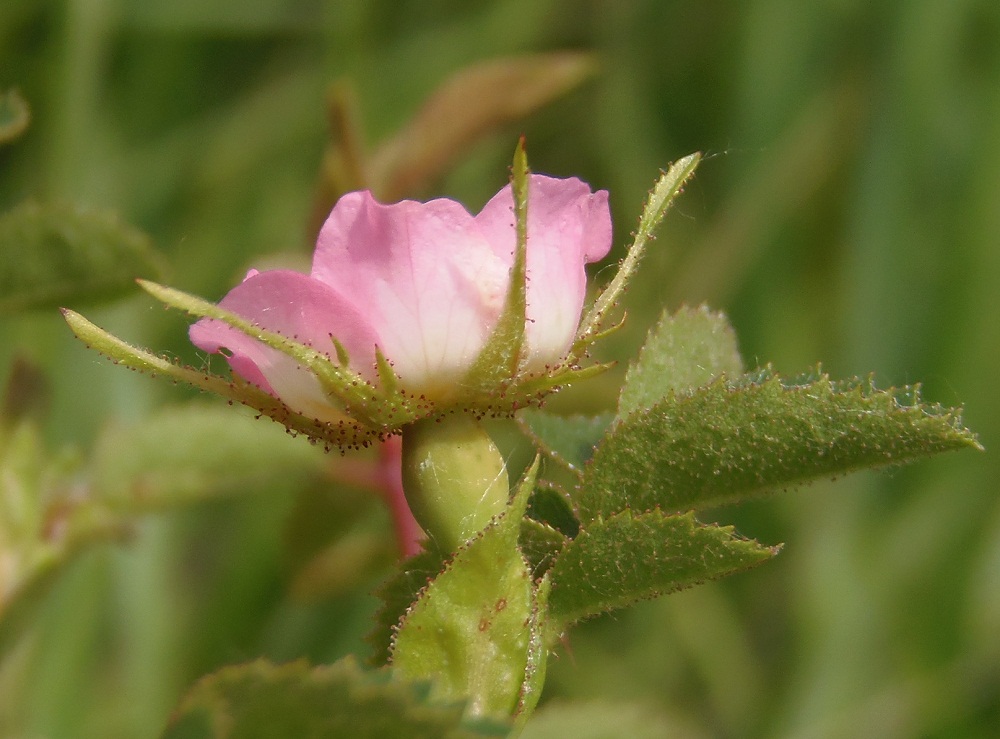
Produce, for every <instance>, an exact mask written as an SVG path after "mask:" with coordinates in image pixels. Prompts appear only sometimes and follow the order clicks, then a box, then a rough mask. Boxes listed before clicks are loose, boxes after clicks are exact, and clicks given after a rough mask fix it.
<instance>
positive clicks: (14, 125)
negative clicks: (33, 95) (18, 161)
mask: <svg viewBox="0 0 1000 739" xmlns="http://www.w3.org/2000/svg"><path fill="white" fill-rule="evenodd" d="M29 123H31V110H30V108H28V102H27V101H26V100H25V99H24V98H23V97H22V96H21V93H20V92H18V91H17V90H7V92H5V93H3V94H2V95H0V144H6V143H9V142H11V141H13V140H14V139H16V138H17V137H19V136H20V135H21V134H23V133H24V132H25V131H26V130H27V128H28V124H29Z"/></svg>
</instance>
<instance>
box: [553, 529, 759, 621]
mask: <svg viewBox="0 0 1000 739" xmlns="http://www.w3.org/2000/svg"><path fill="white" fill-rule="evenodd" d="M777 552H778V549H777V548H773V547H765V546H762V545H760V544H758V543H757V542H755V541H751V540H747V539H741V538H738V537H736V536H735V535H734V534H733V529H732V527H730V526H726V527H720V526H703V525H701V524H699V523H698V522H697V521H696V520H695V518H694V514H693V513H686V514H682V515H673V516H670V515H666V514H664V513H663V512H661V511H657V510H654V511H649V512H647V513H637V514H633V513H632V512H631V511H624V512H622V513H619V514H618V515H616V516H611V517H610V518H608V519H606V520H601V521H595V522H593V523H592V524H590V525H589V526H588V527H587V528H586V529H584V530H583V531H581V532H580V535H579V536H577V537H576V538H575V539H574V540H573V541H572V542H570V543H569V544H568V545H567V546H566V548H565V549H564V550H563V552H562V554H560V555H559V557H558V558H557V559H556V562H555V564H554V565H553V566H552V569H551V570H550V571H549V577H550V578H551V579H552V593H551V595H550V597H549V607H550V615H551V618H552V619H553V623H552V631H551V632H550V634H551V635H552V636H557V635H558V634H559V633H561V632H562V631H563V630H564V629H565V628H566V627H567V626H569V625H570V624H572V623H573V622H575V621H579V620H581V619H585V618H590V617H591V616H596V615H598V614H601V613H605V612H607V611H612V610H615V609H617V608H623V607H625V606H627V605H631V604H632V603H635V602H636V601H639V600H644V599H648V598H654V597H656V596H659V595H665V594H667V593H672V592H674V591H676V590H680V589H682V588H686V587H690V586H692V585H696V584H698V583H701V582H704V581H705V580H714V579H716V578H719V577H723V576H724V575H729V574H732V573H734V572H738V571H740V570H744V569H747V568H749V567H753V566H754V565H758V564H760V563H762V562H764V561H766V560H768V559H770V558H771V557H773V556H774V555H775V554H777Z"/></svg>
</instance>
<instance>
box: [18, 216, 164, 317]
mask: <svg viewBox="0 0 1000 739" xmlns="http://www.w3.org/2000/svg"><path fill="white" fill-rule="evenodd" d="M162 271H163V269H162V263H161V259H160V257H159V255H158V254H157V253H156V252H154V251H153V248H152V246H151V245H150V243H149V239H148V238H147V237H146V236H145V235H144V234H143V233H141V232H139V231H137V230H136V229H134V228H132V227H131V226H128V225H126V224H124V223H122V222H121V221H120V220H119V219H118V218H117V216H115V215H114V214H111V213H107V212H101V211H94V210H87V209H84V208H78V207H75V206H71V205H40V204H38V203H31V202H28V203H22V204H21V205H18V206H17V207H15V208H14V209H13V210H11V211H9V212H8V213H5V214H3V215H0V314H4V313H13V312H15V311H20V310H27V309H31V308H56V307H58V306H60V305H65V304H67V303H74V304H79V303H83V302H93V301H98V300H107V299H111V298H115V297H118V296H120V295H123V294H125V293H127V292H129V291H131V290H133V289H134V288H135V279H136V278H137V277H156V276H158V275H160V274H161V272H162Z"/></svg>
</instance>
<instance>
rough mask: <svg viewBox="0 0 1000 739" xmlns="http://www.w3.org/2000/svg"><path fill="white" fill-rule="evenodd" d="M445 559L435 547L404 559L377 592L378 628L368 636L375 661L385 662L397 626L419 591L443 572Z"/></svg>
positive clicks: (376, 621)
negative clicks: (378, 603) (378, 602)
mask: <svg viewBox="0 0 1000 739" xmlns="http://www.w3.org/2000/svg"><path fill="white" fill-rule="evenodd" d="M443 567H444V558H443V557H442V555H441V554H439V553H438V552H436V551H433V550H425V551H422V552H420V553H419V554H416V555H414V556H412V557H409V558H408V559H405V560H403V561H402V562H401V563H400V564H399V567H398V569H397V570H396V572H395V574H394V575H393V576H392V577H390V578H389V579H388V580H386V581H385V582H384V583H382V584H381V585H380V586H379V587H378V589H377V590H376V591H375V595H376V596H377V597H378V598H379V600H381V601H382V604H381V606H380V607H379V609H378V611H377V612H376V614H375V628H374V629H373V630H372V631H371V632H370V633H369V634H368V636H367V637H365V641H367V642H368V644H370V645H371V646H372V648H373V650H374V652H373V654H372V663H373V664H375V665H382V664H385V663H387V662H388V661H389V659H390V657H391V655H392V641H393V637H394V636H395V633H396V629H397V628H398V627H399V624H400V622H401V621H402V620H403V617H404V616H405V615H406V612H407V611H408V610H409V609H410V606H412V605H413V603H414V602H415V601H416V600H417V598H418V597H419V596H420V592H421V591H422V590H423V589H424V588H426V587H427V586H428V585H429V584H430V583H431V581H432V580H433V579H434V578H435V577H436V576H437V575H438V573H440V572H441V570H442V569H443Z"/></svg>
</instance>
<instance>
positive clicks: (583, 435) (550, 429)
mask: <svg viewBox="0 0 1000 739" xmlns="http://www.w3.org/2000/svg"><path fill="white" fill-rule="evenodd" d="M613 420H614V416H613V415H611V414H610V413H607V414H602V415H599V416H557V415H554V414H552V413H546V412H545V411H541V410H538V409H536V408H525V409H524V410H522V411H520V412H519V413H518V414H517V422H518V424H519V425H520V426H521V428H522V429H523V430H524V431H525V433H527V434H528V436H530V437H531V439H532V440H533V441H534V442H535V444H536V445H537V446H538V448H539V449H541V451H542V452H543V453H544V454H545V455H546V456H548V457H549V458H550V459H552V460H554V461H556V462H558V463H559V464H560V465H562V466H563V467H565V468H566V469H567V470H569V471H571V472H573V473H575V474H576V475H580V474H581V473H582V471H583V467H584V465H585V464H586V462H587V460H589V459H590V458H591V456H592V455H593V454H594V449H595V448H596V447H597V443H598V442H599V441H600V440H601V438H602V437H603V436H604V433H605V432H606V431H607V430H608V427H609V426H610V425H611V422H612V421H613Z"/></svg>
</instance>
